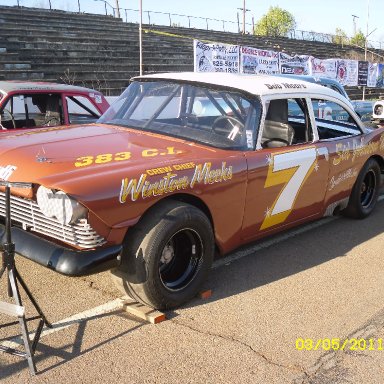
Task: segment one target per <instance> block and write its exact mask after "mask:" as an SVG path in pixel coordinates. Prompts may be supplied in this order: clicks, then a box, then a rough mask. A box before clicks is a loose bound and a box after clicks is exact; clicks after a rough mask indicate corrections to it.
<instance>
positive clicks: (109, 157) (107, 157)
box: [95, 153, 112, 164]
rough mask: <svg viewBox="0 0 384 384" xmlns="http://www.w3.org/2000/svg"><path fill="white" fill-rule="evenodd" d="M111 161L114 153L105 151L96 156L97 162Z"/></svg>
mask: <svg viewBox="0 0 384 384" xmlns="http://www.w3.org/2000/svg"><path fill="white" fill-rule="evenodd" d="M110 161H112V153H103V154H101V155H97V156H96V158H95V163H96V164H103V163H109V162H110Z"/></svg>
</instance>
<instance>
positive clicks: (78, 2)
mask: <svg viewBox="0 0 384 384" xmlns="http://www.w3.org/2000/svg"><path fill="white" fill-rule="evenodd" d="M77 5H78V6H79V13H80V12H81V11H80V0H77Z"/></svg>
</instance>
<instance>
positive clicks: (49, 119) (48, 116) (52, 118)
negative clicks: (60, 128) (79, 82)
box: [43, 95, 62, 127]
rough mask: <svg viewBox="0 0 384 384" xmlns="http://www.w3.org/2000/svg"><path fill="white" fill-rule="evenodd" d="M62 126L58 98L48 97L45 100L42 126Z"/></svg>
mask: <svg viewBox="0 0 384 384" xmlns="http://www.w3.org/2000/svg"><path fill="white" fill-rule="evenodd" d="M60 124H62V119H61V108H60V102H59V97H58V96H55V95H50V96H49V97H48V99H47V105H46V110H45V118H44V124H43V125H44V126H50V127H54V126H56V125H60Z"/></svg>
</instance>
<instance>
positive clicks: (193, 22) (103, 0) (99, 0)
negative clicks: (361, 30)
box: [0, 0, 384, 49]
mask: <svg viewBox="0 0 384 384" xmlns="http://www.w3.org/2000/svg"><path fill="white" fill-rule="evenodd" d="M93 1H94V2H95V3H94V5H95V6H92V8H91V9H89V7H86V6H85V4H86V3H85V1H82V0H77V1H75V0H74V1H71V2H70V3H68V2H65V1H63V0H6V1H5V0H0V5H7V6H12V5H15V6H18V7H28V6H29V7H40V8H45V9H51V10H64V11H70V12H77V13H81V12H87V13H94V14H105V15H111V16H113V17H120V18H121V19H122V20H123V21H125V22H130V23H138V22H139V17H140V15H139V10H138V9H133V8H123V7H119V8H116V7H114V6H113V5H112V4H111V2H113V0H109V1H107V0H93ZM64 4H65V5H64ZM97 4H99V5H100V6H96V5H97ZM143 17H144V19H143V21H144V23H146V24H150V25H168V26H170V27H186V28H199V29H207V30H216V31H223V32H233V33H241V31H242V29H243V25H242V22H240V19H239V13H237V21H231V20H221V19H214V18H210V17H201V16H191V15H183V14H177V13H171V12H160V11H145V10H143ZM145 19H146V20H145ZM245 30H246V33H247V34H252V33H253V32H252V31H253V30H254V20H253V18H252V23H245ZM288 37H289V38H291V39H297V40H306V41H319V42H323V43H332V42H334V41H335V37H336V36H335V35H333V34H328V33H318V32H310V31H302V30H294V31H292V32H291V33H290V34H289V36H288ZM368 46H369V47H370V48H377V49H384V42H381V41H372V40H368Z"/></svg>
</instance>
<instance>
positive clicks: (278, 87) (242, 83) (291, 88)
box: [132, 72, 346, 102]
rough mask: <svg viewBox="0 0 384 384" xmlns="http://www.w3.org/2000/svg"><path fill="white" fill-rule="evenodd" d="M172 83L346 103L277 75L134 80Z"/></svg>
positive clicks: (324, 90)
mask: <svg viewBox="0 0 384 384" xmlns="http://www.w3.org/2000/svg"><path fill="white" fill-rule="evenodd" d="M141 79H142V80H147V81H148V80H172V81H183V82H184V81H185V82H192V83H202V84H207V85H217V86H224V87H229V88H233V89H237V90H240V91H245V92H248V93H251V94H253V95H259V96H267V95H276V94H292V93H302V94H305V95H308V94H309V95H310V94H311V93H314V94H317V95H323V96H331V97H336V98H338V99H340V100H342V101H344V102H345V100H346V99H345V98H344V97H343V96H341V95H340V94H339V93H338V92H335V91H333V90H332V89H329V88H327V87H323V86H321V85H319V84H315V83H311V82H308V81H303V80H299V79H296V78H294V79H292V78H288V77H287V78H283V77H281V76H274V75H248V74H239V73H220V72H203V73H198V72H176V73H162V74H151V75H144V76H137V77H134V78H133V79H132V80H141Z"/></svg>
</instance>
